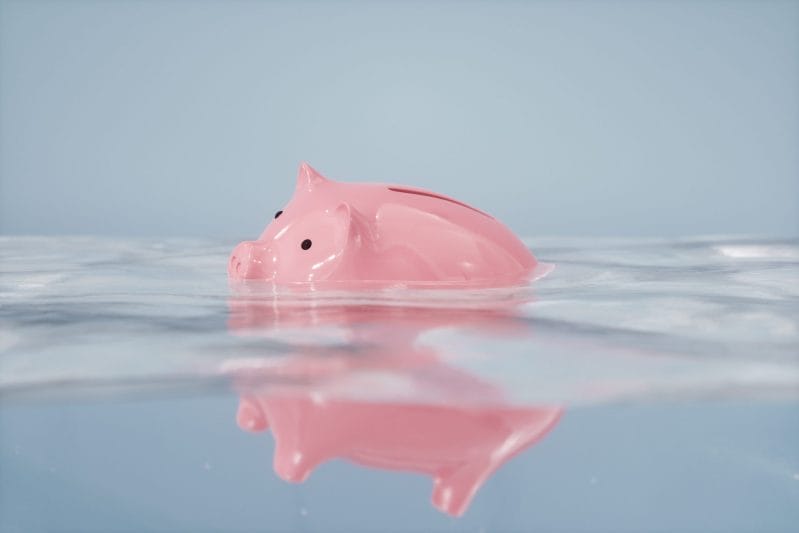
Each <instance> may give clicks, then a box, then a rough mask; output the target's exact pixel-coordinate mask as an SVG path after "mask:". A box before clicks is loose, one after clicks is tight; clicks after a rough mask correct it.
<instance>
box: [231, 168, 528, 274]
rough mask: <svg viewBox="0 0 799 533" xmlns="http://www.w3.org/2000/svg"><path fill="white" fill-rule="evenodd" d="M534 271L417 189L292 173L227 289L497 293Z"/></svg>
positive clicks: (497, 233) (512, 241) (457, 211)
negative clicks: (354, 287) (299, 286)
mask: <svg viewBox="0 0 799 533" xmlns="http://www.w3.org/2000/svg"><path fill="white" fill-rule="evenodd" d="M537 265H538V262H537V261H536V259H535V257H533V254H532V253H530V251H529V250H528V249H527V247H526V246H525V245H524V244H523V243H522V242H521V241H520V240H519V239H518V238H517V237H516V236H515V235H514V234H513V233H512V232H511V231H510V230H509V229H508V228H507V227H506V226H505V225H503V224H502V223H501V222H499V221H498V220H496V219H495V218H493V217H492V216H491V215H489V214H487V213H484V212H483V211H480V210H479V209H476V208H474V207H471V206H469V205H466V204H464V203H463V202H459V201H458V200H454V199H452V198H448V197H446V196H442V195H440V194H436V193H432V192H429V191H425V190H422V189H415V188H410V187H401V186H394V185H379V184H366V183H341V182H336V181H332V180H329V179H326V178H324V177H323V176H322V175H320V174H319V173H318V172H316V171H315V170H314V169H313V168H311V167H310V166H309V165H308V164H306V163H303V164H302V165H300V169H299V175H298V177H297V186H296V189H295V191H294V196H293V197H292V199H291V201H290V202H289V203H288V204H287V205H286V206H285V207H284V208H283V209H282V210H281V211H278V212H277V213H276V214H275V218H274V220H273V221H272V222H271V223H270V224H269V225H268V226H267V227H266V229H265V230H264V232H263V233H262V234H261V236H260V237H259V238H258V240H255V241H245V242H242V243H240V244H239V245H238V246H236V248H235V249H234V250H233V253H232V254H231V256H230V261H229V262H228V274H229V276H230V278H231V279H234V280H245V279H247V280H250V279H253V280H264V281H271V282H273V283H275V284H291V283H298V282H304V283H308V282H313V283H316V282H358V283H360V282H367V283H369V284H372V285H377V286H392V285H408V284H412V285H425V284H432V285H435V286H439V285H443V286H447V285H456V286H475V285H478V286H480V285H482V286H503V285H514V284H518V283H522V282H524V281H527V280H530V279H531V278H532V277H533V276H534V275H536V274H537V273H540V274H543V273H544V272H541V271H540V269H537V268H536V267H537Z"/></svg>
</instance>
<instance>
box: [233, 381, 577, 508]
mask: <svg viewBox="0 0 799 533" xmlns="http://www.w3.org/2000/svg"><path fill="white" fill-rule="evenodd" d="M562 411H563V410H562V409H561V408H559V407H556V406H537V407H514V406H507V405H494V406H482V407H481V406H474V405H454V406H448V405H429V404H424V403H416V404H411V403H393V402H368V401H356V400H340V399H339V400H337V399H326V398H325V399H320V397H319V395H318V394H313V393H312V392H309V393H304V394H303V393H300V392H294V393H287V392H262V393H259V394H250V395H247V396H243V397H242V398H241V399H240V403H239V411H238V414H237V421H238V424H239V426H240V427H241V428H242V429H244V430H246V431H263V430H265V429H266V428H271V429H272V433H273V435H274V439H275V456H274V468H275V471H276V472H277V474H278V475H279V476H280V477H281V478H283V479H285V480H286V481H292V482H301V481H303V480H305V479H306V478H307V477H308V475H309V474H310V472H311V470H313V469H314V468H315V467H316V466H317V465H319V464H320V463H323V462H325V461H327V460H329V459H334V458H342V459H347V460H349V461H352V462H354V463H357V464H361V465H363V466H367V467H372V468H379V469H387V470H395V471H404V472H417V473H421V474H425V475H428V476H430V477H432V478H433V496H432V502H433V505H434V506H435V507H436V508H438V509H439V510H441V511H443V512H445V513H447V514H450V515H453V516H460V515H462V514H463V513H464V512H465V511H466V509H467V508H468V507H469V503H470V502H471V501H472V499H473V498H474V496H475V493H476V492H477V490H478V489H479V488H480V486H481V485H482V484H483V483H484V482H485V481H486V480H487V479H488V478H489V477H491V475H492V474H493V473H494V472H495V471H496V470H498V469H499V468H500V467H501V466H502V465H503V464H505V463H506V462H507V461H508V460H510V459H511V458H513V457H514V456H515V455H517V454H519V453H521V452H523V451H524V450H526V449H528V448H530V447H531V446H533V445H534V444H535V443H536V442H538V441H539V440H541V439H542V438H543V437H544V436H545V435H546V434H547V433H549V432H550V431H551V430H552V428H553V427H554V426H555V424H557V422H558V420H559V418H560V416H561V414H562Z"/></svg>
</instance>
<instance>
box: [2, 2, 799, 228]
mask: <svg viewBox="0 0 799 533" xmlns="http://www.w3.org/2000/svg"><path fill="white" fill-rule="evenodd" d="M797 147H799V3H797V2H795V1H783V2H778V1H762V0H759V1H752V2H741V1H737V2H736V1H717V2H714V1H703V2H683V1H672V2H668V1H662V2H645V1H640V2H610V1H597V2H527V3H525V2H485V3H479V2H470V3H462V2H457V3H456V2H452V3H450V2H414V3H400V2H335V3H333V2H303V3H298V2H189V1H164V2H143V1H142V2H133V1H127V2H126V1H115V2H99V1H52V2H31V1H25V2H19V1H5V0H0V198H1V200H0V228H1V229H2V232H3V233H12V234H16V233H24V234H31V233H33V234H36V233H58V234H61V233H96V234H112V235H121V236H128V235H132V236H161V235H169V236H172V235H176V236H179V235H198V236H211V237H223V238H241V237H254V236H255V235H256V234H257V233H258V232H259V231H260V230H261V228H262V227H263V226H264V225H265V223H266V222H267V221H268V220H269V219H270V218H271V216H272V214H273V213H274V211H276V210H277V209H279V208H280V207H281V205H282V203H283V202H284V201H285V200H286V199H287V198H288V197H289V195H290V192H291V189H292V186H293V179H294V174H295V171H296V167H297V165H298V163H299V162H300V161H301V160H307V161H309V162H310V163H311V164H312V165H314V166H316V167H317V168H318V169H319V170H320V171H322V172H323V173H325V174H327V175H329V176H330V177H334V178H341V179H350V180H374V181H384V182H401V183H409V184H414V185H418V186H423V187H428V188H431V189H434V190H438V191H440V192H444V193H448V194H450V195H453V196H456V197H458V198H460V199H463V200H465V201H467V202H470V203H473V204H475V205H477V206H479V207H480V208H482V209H485V210H487V211H489V212H492V213H494V214H495V215H497V216H498V217H499V218H501V219H503V220H505V221H506V222H507V223H508V224H509V225H510V226H511V227H512V228H513V229H515V230H516V231H518V232H519V233H522V234H526V235H552V234H581V235H623V236H636V235H652V236H678V235H686V234H711V233H712V234H718V233H746V234H759V235H767V236H796V235H797V234H799V206H798V204H799V154H798V151H797Z"/></svg>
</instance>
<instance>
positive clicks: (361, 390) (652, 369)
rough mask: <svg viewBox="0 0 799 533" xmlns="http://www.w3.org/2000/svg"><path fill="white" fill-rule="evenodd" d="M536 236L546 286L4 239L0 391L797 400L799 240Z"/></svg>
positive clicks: (73, 240)
mask: <svg viewBox="0 0 799 533" xmlns="http://www.w3.org/2000/svg"><path fill="white" fill-rule="evenodd" d="M528 244H530V245H531V247H532V248H533V249H534V250H535V252H536V256H537V257H539V258H541V259H542V260H543V261H546V262H548V263H552V264H554V265H556V269H555V270H554V272H552V273H550V274H549V275H547V276H546V277H544V278H543V279H540V280H538V281H536V282H535V283H534V284H532V285H530V286H525V287H514V288H510V289H474V290H452V289H448V290H435V289H413V290H411V289H406V288H402V287H398V288H394V289H391V290H363V291H358V292H352V291H341V290H337V291H322V292H320V291H316V292H301V291H274V290H273V289H272V288H271V287H259V286H257V285H248V286H244V287H241V286H238V287H231V286H229V284H228V281H227V279H226V274H225V267H226V261H227V255H228V253H229V251H230V249H231V247H232V245H231V244H230V243H210V242H204V241H196V240H166V241H151V240H112V239H101V238H91V237H70V238H54V237H4V238H0V253H2V257H1V258H0V274H2V278H0V393H2V394H3V395H5V396H6V397H12V396H13V397H17V398H23V397H29V396H31V395H34V396H37V397H39V396H41V395H43V394H63V393H70V394H74V393H80V394H87V393H92V392H93V391H98V390H103V391H109V390H110V391H118V390H125V391H128V392H133V393H136V392H137V391H140V390H145V389H146V390H150V389H151V388H153V387H157V388H161V387H165V388H173V387H176V386H181V387H184V386H189V387H195V386H197V387H201V386H207V385H209V384H212V385H222V386H225V387H227V386H228V385H229V384H231V383H233V384H235V386H237V387H240V386H241V384H242V383H245V384H247V386H254V385H256V384H257V385H260V384H264V383H266V384H270V385H271V386H274V385H280V386H283V387H307V386H309V385H313V386H314V387H316V388H319V389H320V390H323V391H327V392H328V393H330V394H335V395H337V396H347V397H351V396H354V397H358V398H367V399H369V400H383V399H385V400H391V401H394V400H409V401H425V402H428V403H429V402H437V401H442V402H451V401H452V400H453V398H454V397H457V398H458V401H463V402H479V403H483V402H491V401H494V400H493V398H495V395H494V394H493V392H491V393H486V394H482V393H480V392H479V391H480V390H483V389H480V388H479V387H478V388H477V389H469V390H467V392H468V394H463V388H462V387H461V388H459V387H453V386H452V382H453V378H452V376H453V375H456V374H457V375H460V376H464V375H465V376H470V377H471V378H474V379H475V380H478V381H479V382H480V383H485V384H489V385H490V388H489V389H485V390H490V391H496V390H501V391H502V392H503V395H504V397H505V398H506V399H509V400H510V401H513V402H515V403H528V402H529V403H536V404H537V403H542V402H544V403H557V404H563V405H572V404H587V403H597V402H608V401H621V400H625V401H643V400H646V401H654V400H658V399H672V398H677V397H679V398H684V397H686V395H688V396H690V397H692V398H699V397H701V398H708V397H719V396H726V397H728V396H744V395H745V396H747V397H751V396H755V397H763V398H765V397H772V396H781V397H782V396H789V397H791V398H795V397H796V396H797V395H799V361H798V360H797V357H799V356H798V355H797V354H798V353H799V349H798V348H799V322H798V319H799V244H798V243H797V242H795V241H763V240H756V239H726V238H713V239H710V238H708V239H690V240H679V241H661V240H648V241H642V240H615V239H591V240H574V239H570V240H567V239H531V240H529V241H528ZM410 362H412V364H411V363H410ZM431 376H434V377H431ZM435 376H437V377H435ZM456 381H457V380H456Z"/></svg>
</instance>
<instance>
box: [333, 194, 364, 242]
mask: <svg viewBox="0 0 799 533" xmlns="http://www.w3.org/2000/svg"><path fill="white" fill-rule="evenodd" d="M334 214H335V217H336V220H337V227H338V230H339V238H340V239H341V240H342V242H341V245H345V244H348V243H352V242H353V241H354V242H357V243H358V244H360V243H361V239H362V238H363V237H364V236H365V233H366V221H365V219H364V217H363V215H361V214H360V213H359V212H358V210H357V209H355V208H354V207H352V206H351V205H350V204H348V203H346V202H342V203H340V204H338V206H337V207H336V209H335V211H334Z"/></svg>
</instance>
